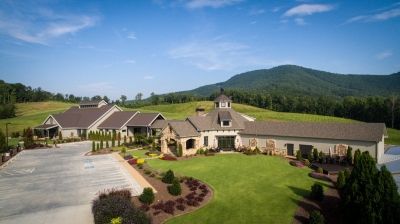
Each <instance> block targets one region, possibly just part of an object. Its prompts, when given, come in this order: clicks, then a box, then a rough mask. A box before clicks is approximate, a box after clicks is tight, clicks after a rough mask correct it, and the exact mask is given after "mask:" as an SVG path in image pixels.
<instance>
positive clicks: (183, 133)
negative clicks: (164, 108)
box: [169, 121, 200, 138]
mask: <svg viewBox="0 0 400 224" xmlns="http://www.w3.org/2000/svg"><path fill="white" fill-rule="evenodd" d="M169 125H170V126H171V128H172V130H174V131H175V133H176V134H177V135H178V136H179V137H183V138H184V137H194V136H200V133H198V132H197V131H196V129H195V128H194V127H193V125H192V124H191V123H189V122H188V121H170V122H169Z"/></svg>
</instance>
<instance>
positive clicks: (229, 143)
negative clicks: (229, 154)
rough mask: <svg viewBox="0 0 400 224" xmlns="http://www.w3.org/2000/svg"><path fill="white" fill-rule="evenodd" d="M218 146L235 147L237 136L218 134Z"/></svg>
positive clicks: (225, 148)
mask: <svg viewBox="0 0 400 224" xmlns="http://www.w3.org/2000/svg"><path fill="white" fill-rule="evenodd" d="M217 138H218V148H220V149H222V150H232V149H235V138H236V137H235V136H218V137H217Z"/></svg>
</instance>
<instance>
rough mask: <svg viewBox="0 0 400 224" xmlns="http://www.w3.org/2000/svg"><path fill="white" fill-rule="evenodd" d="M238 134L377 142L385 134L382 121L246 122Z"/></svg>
mask: <svg viewBox="0 0 400 224" xmlns="http://www.w3.org/2000/svg"><path fill="white" fill-rule="evenodd" d="M245 126H246V128H245V129H244V130H243V131H241V132H239V134H244V135H246V134H248V135H267V136H268V135H270V136H286V137H302V138H323V139H338V140H356V141H372V142H378V141H381V140H382V136H383V135H386V126H385V124H383V123H351V124H349V123H310V122H275V121H255V122H246V124H245Z"/></svg>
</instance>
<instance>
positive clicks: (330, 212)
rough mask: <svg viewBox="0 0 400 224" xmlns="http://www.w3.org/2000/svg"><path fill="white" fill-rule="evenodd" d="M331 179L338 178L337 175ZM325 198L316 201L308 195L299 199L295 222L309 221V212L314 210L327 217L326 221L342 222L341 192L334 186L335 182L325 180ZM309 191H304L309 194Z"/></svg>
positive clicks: (296, 223)
mask: <svg viewBox="0 0 400 224" xmlns="http://www.w3.org/2000/svg"><path fill="white" fill-rule="evenodd" d="M331 180H336V177H335V176H332V177H331ZM324 185H325V187H326V188H325V192H324V199H323V200H322V201H320V202H319V201H316V200H313V199H311V198H309V197H308V196H306V197H304V198H303V199H302V200H300V201H297V203H298V208H297V210H296V213H295V215H294V220H293V223H295V224H298V223H308V219H309V214H310V212H312V211H313V210H319V211H320V212H321V213H322V214H323V215H324V218H325V223H332V224H333V223H342V221H341V220H342V217H341V215H340V214H341V212H340V208H339V203H340V196H339V192H338V190H337V189H336V187H335V186H334V184H333V182H325V184H324ZM308 193H309V192H305V193H304V192H303V195H304V194H308Z"/></svg>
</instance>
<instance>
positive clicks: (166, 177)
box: [162, 170, 175, 184]
mask: <svg viewBox="0 0 400 224" xmlns="http://www.w3.org/2000/svg"><path fill="white" fill-rule="evenodd" d="M174 179H175V175H174V172H173V171H172V170H168V171H167V172H166V173H165V175H164V176H163V178H162V182H164V183H166V184H172V182H173V181H174Z"/></svg>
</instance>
